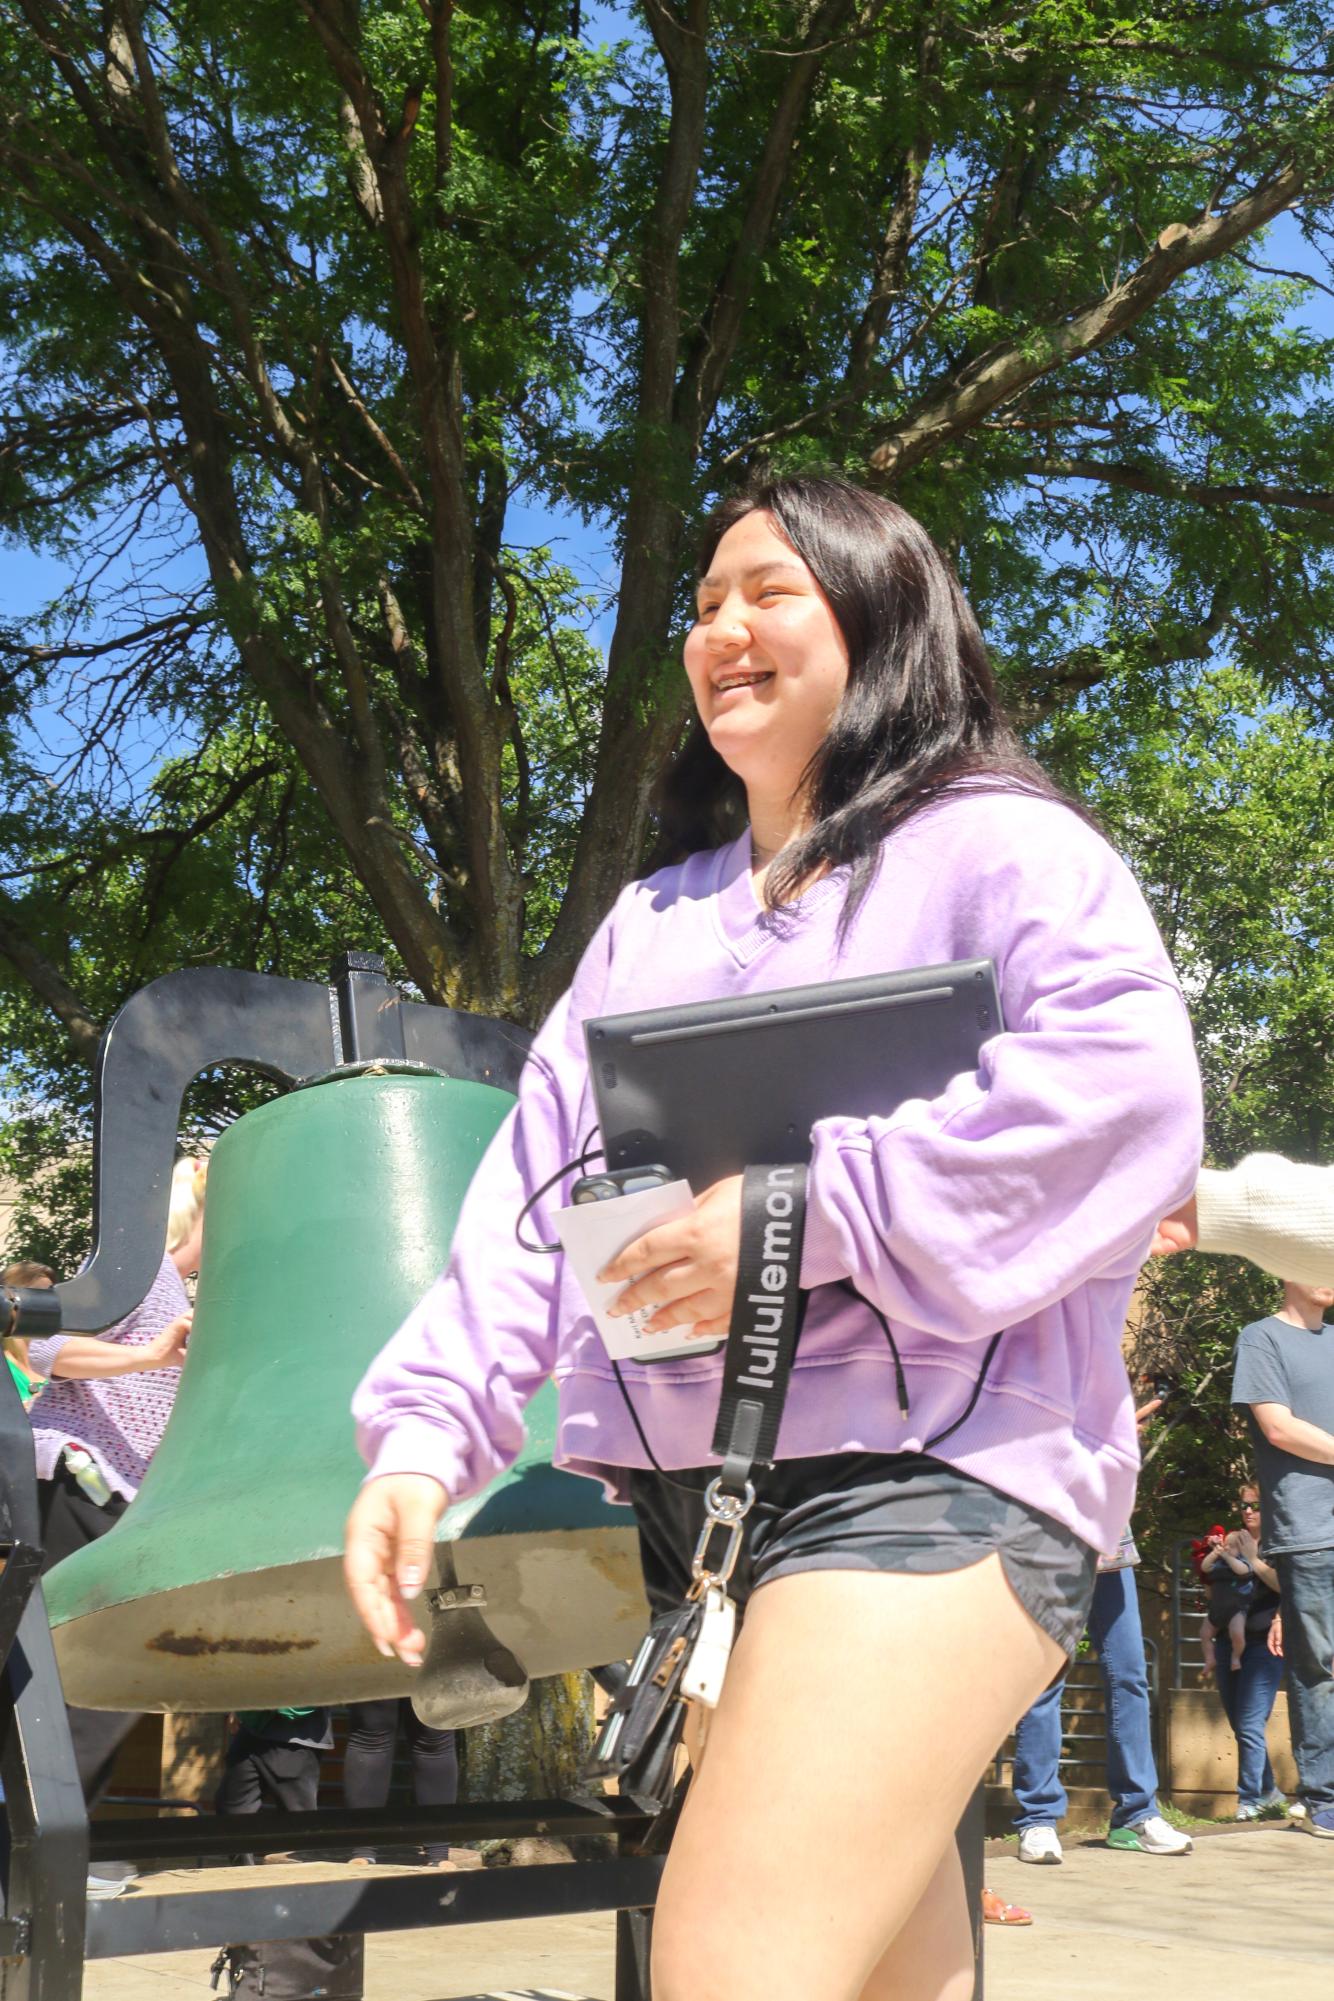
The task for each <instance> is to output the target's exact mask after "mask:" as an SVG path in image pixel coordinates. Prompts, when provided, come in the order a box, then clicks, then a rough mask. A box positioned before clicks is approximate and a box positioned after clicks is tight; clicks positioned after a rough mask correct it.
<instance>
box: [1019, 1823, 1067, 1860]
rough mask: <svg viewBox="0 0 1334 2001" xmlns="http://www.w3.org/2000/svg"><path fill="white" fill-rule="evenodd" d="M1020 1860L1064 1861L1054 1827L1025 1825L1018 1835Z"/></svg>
mask: <svg viewBox="0 0 1334 2001" xmlns="http://www.w3.org/2000/svg"><path fill="white" fill-rule="evenodd" d="M1019 1860H1020V1861H1021V1862H1064V1860H1065V1857H1064V1856H1063V1855H1062V1853H1061V1841H1060V1836H1059V1835H1058V1834H1057V1832H1056V1829H1055V1828H1054V1827H1026V1828H1025V1829H1024V1830H1023V1832H1022V1834H1021V1835H1020V1836H1019Z"/></svg>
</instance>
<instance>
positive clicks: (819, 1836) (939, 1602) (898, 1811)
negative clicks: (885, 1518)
mask: <svg viewBox="0 0 1334 2001" xmlns="http://www.w3.org/2000/svg"><path fill="white" fill-rule="evenodd" d="M1062 1664H1063V1656H1062V1654H1061V1651H1060V1649H1059V1647H1057V1645H1056V1643H1055V1641H1053V1640H1051V1639H1049V1638H1048V1637H1047V1635H1046V1634H1045V1633H1043V1632H1042V1631H1041V1629H1040V1628H1039V1627H1038V1626H1037V1625H1035V1624H1034V1622H1033V1620H1032V1619H1030V1618H1029V1616H1028V1614H1027V1613H1026V1612H1025V1611H1024V1609H1023V1607H1022V1606H1021V1605H1020V1604H1019V1601H1018V1599H1017V1598H1015V1596H1014V1594H1013V1592H1012V1591H1011V1590H1010V1587H1009V1585H1008V1584H1007V1583H1006V1581H1005V1574H1004V1572H1003V1570H1002V1569H1001V1565H1000V1559H999V1558H998V1557H996V1556H989V1557H987V1558H986V1559H985V1560H984V1561H983V1562H981V1563H978V1564H974V1565H973V1566H972V1567H971V1568H970V1569H968V1570H959V1571H952V1572H949V1573H947V1574H945V1575H943V1576H939V1577H921V1576H904V1575H897V1574H882V1573H878V1572H866V1571H807V1572H803V1573H802V1574H800V1575H799V1576H796V1577H783V1578H779V1579H777V1580H776V1581H775V1582H774V1583H772V1584H767V1585H764V1586H763V1587H762V1588H761V1589H760V1590H759V1591H757V1592H756V1594H755V1597H754V1599H753V1600H752V1602H751V1605H750V1608H749V1611H748V1613H747V1616H746V1623H745V1626H744V1628H743V1631H742V1634H741V1638H740V1640H739V1641H738V1643H737V1650H736V1655H735V1658H734V1659H733V1662H732V1665H731V1668H730V1670H729V1673H728V1677H727V1681H726V1684H725V1686H724V1689H723V1698H722V1702H721V1703H720V1705H719V1707H718V1709H717V1711H716V1712H715V1714H714V1716H713V1718H712V1721H711V1725H710V1730H709V1750H708V1756H707V1758H705V1759H704V1761H703V1763H702V1766H701V1768H700V1769H699V1771H698V1773H697V1776H696V1779H695V1782H694V1785H693V1786H692V1788H691V1791H690V1795H689V1798H688V1799H687V1802H686V1806H685V1810H684V1812H683V1813H682V1816H681V1822H680V1825H679V1827H678V1829H677V1831H676V1837H675V1839H674V1841H673V1843H672V1849H671V1853H670V1855H669V1857H668V1861H667V1868H666V1871H665V1873H664V1877H663V1885H662V1891H661V1894H660V1896H659V1899H658V1905H657V1915H656V1919H655V1925H654V1954H653V1992H654V1997H655V2001H859V1997H863V1996H865V2001H891V1997H895V1996H897V1995H902V1997H903V2001H959V1996H960V1995H961V1994H965V1993H966V1992H967V1990H966V1989H964V1988H961V1987H960V1985H959V1983H960V1981H961V1979H962V1978H963V1967H964V1964H965V1960H964V1955H965V1954H967V1964H968V1965H969V1966H971V1949H970V1947H969V1946H968V1944H967V1937H968V1913H967V1911H966V1910H965V1909H964V1906H963V1893H962V1887H961V1878H960V1876H959V1872H958V1869H957V1864H956V1863H955V1862H954V1861H953V1858H952V1850H953V1841H954V1829H955V1826H956V1825H957V1823H958V1820H959V1816H960V1815H961V1813H962V1812H963V1809H964V1806H965V1805H966V1803H967V1800H968V1797H969V1794H970V1793H971V1791H972V1789H973V1787H974V1785H975V1784H976V1783H977V1780H978V1779H979V1778H980V1776H981V1775H982V1773H983V1771H984V1770H985V1768H986V1765H987V1761H988V1759H989V1758H990V1757H991V1756H992V1755H993V1753H994V1751H995V1748H996V1745H997V1744H998V1743H999V1742H1000V1741H1001V1739H1002V1738H1003V1737H1004V1735H1005V1733H1006V1731H1007V1730H1008V1729H1009V1728H1010V1727H1011V1725H1012V1724H1013V1723H1014V1721H1015V1718H1016V1717H1018V1716H1019V1715H1021V1714H1022V1713H1023V1711H1024V1710H1025V1709H1026V1708H1027V1707H1028V1705H1029V1704H1030V1703H1031V1702H1032V1701H1033V1699H1034V1697H1035V1696H1037V1695H1038V1694H1040V1692H1041V1691H1042V1689H1043V1688H1044V1687H1045V1686H1046V1684H1047V1683H1048V1682H1049V1681H1050V1680H1051V1678H1052V1676H1053V1674H1055V1673H1056V1672H1057V1671H1058V1670H1059V1668H1060V1667H1061V1666H1062ZM815 1734H818V1741H819V1751H820V1755H819V1763H818V1768H817V1769H816V1770H815V1771H814V1772H811V1771H810V1750H811V1742H812V1737H813V1735H815ZM807 1773H810V1776H809V1778H805V1779H803V1777H802V1776H801V1775H803V1774H807ZM795 1857H800V1868H799V1869H797V1868H794V1863H793V1859H794V1858H795ZM919 1907H920V1916H918V1915H917V1914H918V1913H919ZM910 1919H912V1920H913V1923H912V1925H911V1926H910V1925H909V1920H910ZM900 1939H901V1941H902V1944H901V1949H900V1952H899V1958H898V1960H897V1961H896V1959H895V1958H894V1957H893V1956H892V1955H891V1953H890V1948H891V1946H894V1945H896V1944H897V1943H898V1941H899V1940H900ZM968 1978H969V1980H970V1981H971V1972H969V1975H968ZM905 1981H911V1985H904V1982H905ZM868 1983H878V1984H869V1985H868Z"/></svg>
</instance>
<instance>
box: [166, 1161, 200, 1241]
mask: <svg viewBox="0 0 1334 2001" xmlns="http://www.w3.org/2000/svg"><path fill="white" fill-rule="evenodd" d="M207 1177H208V1162H207V1161H206V1160H192V1159H190V1158H189V1157H187V1158H186V1159H184V1160H178V1161H177V1163H176V1165H175V1167H173V1168H172V1170H171V1205H170V1207H169V1208H168V1210H167V1249H168V1251H169V1252H170V1251H178V1250H179V1249H180V1247H181V1245H182V1244H184V1243H186V1242H188V1241H189V1237H190V1233H191V1231H192V1230H193V1229H194V1226H195V1224H196V1222H197V1221H198V1218H199V1212H200V1210H201V1209H202V1208H203V1206H204V1182H205V1180H206V1179H207Z"/></svg>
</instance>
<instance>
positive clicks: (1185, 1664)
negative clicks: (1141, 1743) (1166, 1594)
mask: <svg viewBox="0 0 1334 2001" xmlns="http://www.w3.org/2000/svg"><path fill="white" fill-rule="evenodd" d="M1190 1550H1191V1545H1190V1542H1189V1540H1182V1541H1181V1542H1179V1543H1177V1545H1176V1547H1175V1548H1174V1549H1173V1551H1172V1681H1171V1686H1172V1687H1173V1688H1202V1687H1204V1686H1205V1684H1206V1683H1208V1682H1209V1681H1211V1680H1212V1679H1213V1671H1214V1670H1213V1662H1212V1661H1211V1660H1210V1659H1209V1658H1208V1656H1207V1655H1206V1653H1205V1650H1204V1646H1203V1643H1202V1642H1201V1639H1200V1633H1201V1629H1202V1627H1203V1624H1204V1615H1205V1613H1206V1612H1207V1611H1208V1609H1209V1592H1208V1588H1207V1587H1206V1586H1205V1585H1204V1584H1203V1583H1202V1582H1201V1580H1200V1578H1199V1576H1198V1575H1197V1573H1196V1570H1195V1565H1194V1564H1193V1563H1192V1561H1191V1555H1190Z"/></svg>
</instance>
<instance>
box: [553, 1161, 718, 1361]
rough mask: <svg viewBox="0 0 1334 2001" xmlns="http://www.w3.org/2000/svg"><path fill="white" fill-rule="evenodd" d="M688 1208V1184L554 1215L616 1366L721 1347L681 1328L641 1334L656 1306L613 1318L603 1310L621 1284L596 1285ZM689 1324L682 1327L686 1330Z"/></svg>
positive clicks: (668, 1184)
mask: <svg viewBox="0 0 1334 2001" xmlns="http://www.w3.org/2000/svg"><path fill="white" fill-rule="evenodd" d="M692 1206H693V1198H692V1196H691V1193H690V1184H689V1182H687V1181H667V1182H663V1183H662V1184H661V1186H659V1187H657V1188H641V1189H638V1190H637V1191H636V1193H635V1194H633V1195H616V1196H612V1197H610V1198H609V1199H608V1200H607V1201H605V1202H576V1203H575V1204H573V1206H572V1207H570V1208H569V1209H558V1210H557V1211H556V1214H555V1224H556V1235H557V1236H558V1237H559V1238H560V1240H561V1243H562V1244H563V1245H564V1247H565V1255H566V1256H567V1257H568V1258H569V1260H570V1263H571V1265H572V1266H573V1268H574V1274H575V1277H576V1278H577V1279H578V1281H579V1283H580V1285H581V1287H582V1288H583V1293H584V1297H585V1299H586V1300H587V1301H588V1304H589V1306H590V1307H591V1308H592V1312H593V1318H594V1320H595V1321H596V1322H597V1329H598V1333H599V1334H600V1335H601V1336H602V1339H603V1342H604V1343H605V1345H606V1349H607V1353H608V1354H609V1355H610V1356H611V1357H612V1358H613V1360H614V1361H617V1362H658V1361H661V1360H663V1359H664V1357H666V1356H668V1355H707V1354H709V1353H710V1352H711V1351H712V1350H713V1349H715V1348H720V1347H721V1346H722V1343H721V1341H720V1340H718V1338H717V1337H716V1336H711V1337H710V1338H709V1339H708V1340H707V1341H701V1340H699V1339H698V1338H694V1337H691V1336H689V1335H688V1334H687V1332H686V1329H685V1328H684V1327H667V1328H664V1329H663V1331H662V1332H661V1333H659V1334H645V1332H644V1322H645V1321H646V1320H649V1319H651V1318H652V1316H653V1314H654V1313H655V1312H656V1311H657V1309H656V1308H655V1307H652V1306H645V1307H641V1308H640V1310H639V1312H638V1313H629V1314H626V1315H624V1316H623V1317H622V1318H620V1319H616V1320H614V1319H612V1317H611V1316H610V1314H609V1313H608V1312H607V1308H608V1307H609V1306H610V1305H611V1304H612V1302H613V1300H615V1299H616V1298H617V1297H618V1295H619V1294H620V1293H622V1292H624V1290H625V1283H618V1284H615V1285H601V1284H599V1282H598V1277H597V1274H598V1273H599V1272H600V1271H601V1269H602V1267H603V1265H605V1264H606V1263H608V1261H609V1260H610V1259H612V1258H614V1257H615V1256H616V1255H617V1254H618V1252H620V1251H623V1250H624V1249H625V1247H626V1245H627V1244H632V1243H634V1241H635V1239H636V1237H642V1236H644V1235H645V1233H646V1232H647V1231H649V1230H651V1229H653V1228H654V1227H655V1226H656V1225H657V1224H659V1223H667V1222H670V1221H671V1219H672V1217H674V1216H684V1215H685V1214H687V1213H688V1211H689V1210H690V1209H691V1207H692ZM689 1324H690V1323H688V1322H687V1323H686V1326H687V1327H688V1326H689Z"/></svg>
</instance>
